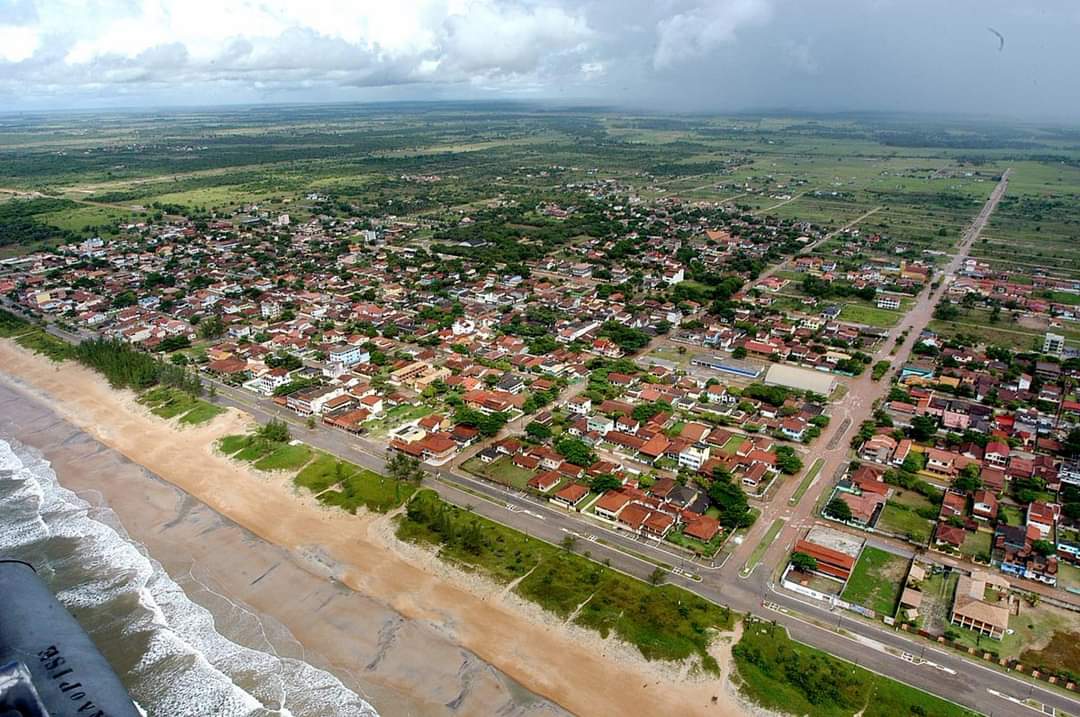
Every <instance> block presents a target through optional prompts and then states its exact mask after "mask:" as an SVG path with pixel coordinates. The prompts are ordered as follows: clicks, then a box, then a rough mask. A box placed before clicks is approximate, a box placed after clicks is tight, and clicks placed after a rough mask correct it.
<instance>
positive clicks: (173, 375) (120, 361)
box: [74, 339, 202, 396]
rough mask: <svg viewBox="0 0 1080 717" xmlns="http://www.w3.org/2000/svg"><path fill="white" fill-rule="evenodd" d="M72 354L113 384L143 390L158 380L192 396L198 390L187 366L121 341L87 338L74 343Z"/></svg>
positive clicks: (199, 385)
mask: <svg viewBox="0 0 1080 717" xmlns="http://www.w3.org/2000/svg"><path fill="white" fill-rule="evenodd" d="M74 358H75V359H76V360H77V361H79V363H82V364H85V365H86V366H89V367H90V368H92V369H94V370H95V371H97V372H98V373H100V374H102V375H103V376H105V378H106V379H108V381H109V384H110V385H112V386H114V387H116V388H133V389H135V390H143V389H147V388H150V387H151V386H156V385H158V384H161V385H164V386H172V387H174V388H178V389H180V390H181V391H184V392H186V393H189V394H191V395H193V396H198V395H199V394H201V393H202V382H201V381H200V380H199V377H198V376H197V375H195V374H194V373H192V372H191V371H189V370H188V369H186V368H184V367H183V366H177V365H175V364H172V363H166V362H165V361H161V360H159V359H157V358H155V357H154V356H152V355H150V354H148V353H146V352H144V351H140V350H139V349H137V348H135V347H134V346H132V345H131V344H128V343H124V342H123V341H118V340H114V339H88V340H86V341H83V342H82V343H80V344H79V345H77V346H75V350H74Z"/></svg>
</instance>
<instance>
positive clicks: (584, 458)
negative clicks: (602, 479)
mask: <svg viewBox="0 0 1080 717" xmlns="http://www.w3.org/2000/svg"><path fill="white" fill-rule="evenodd" d="M555 450H557V451H558V452H559V455H561V456H562V457H563V458H565V459H566V460H567V461H569V462H570V463H573V464H574V465H576V466H582V467H588V466H591V465H592V464H593V463H595V462H596V454H595V453H593V452H592V449H591V448H589V446H588V444H586V443H585V441H583V440H581V439H580V438H573V437H566V438H563V439H561V440H560V441H559V442H558V443H556V444H555Z"/></svg>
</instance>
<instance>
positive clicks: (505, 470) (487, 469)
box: [461, 456, 533, 490]
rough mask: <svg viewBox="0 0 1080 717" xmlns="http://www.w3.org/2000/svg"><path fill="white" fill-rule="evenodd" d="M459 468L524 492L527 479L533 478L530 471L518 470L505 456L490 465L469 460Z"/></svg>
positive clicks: (475, 459)
mask: <svg viewBox="0 0 1080 717" xmlns="http://www.w3.org/2000/svg"><path fill="white" fill-rule="evenodd" d="M461 467H462V468H464V469H465V470H467V471H469V472H470V473H472V474H474V475H478V476H481V477H483V478H487V479H488V480H490V481H495V482H496V483H501V484H503V485H508V486H513V487H514V488H517V489H518V490H524V489H525V486H526V484H527V483H528V482H529V479H530V478H532V477H533V472H532V471H530V470H526V469H524V468H518V467H517V466H515V465H514V463H513V461H511V460H510V459H509V458H508V457H506V456H501V457H499V458H497V459H495V460H494V461H492V462H491V463H484V462H483V461H481V460H480V459H478V458H470V459H469V460H467V461H465V463H463V464H462V466H461Z"/></svg>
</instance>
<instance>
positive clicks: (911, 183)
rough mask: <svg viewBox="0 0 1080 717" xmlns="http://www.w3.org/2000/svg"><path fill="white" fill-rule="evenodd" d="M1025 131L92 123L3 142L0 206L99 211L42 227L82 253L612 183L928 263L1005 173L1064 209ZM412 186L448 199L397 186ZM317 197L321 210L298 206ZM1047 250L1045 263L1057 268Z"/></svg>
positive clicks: (1058, 168) (643, 121)
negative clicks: (118, 236) (141, 217)
mask: <svg viewBox="0 0 1080 717" xmlns="http://www.w3.org/2000/svg"><path fill="white" fill-rule="evenodd" d="M1026 131H1027V132H1028V134H1027V135H1026V137H1027V139H1026V140H1025V142H1027V143H1028V145H1030V146H1029V147H1026V150H1027V151H1029V152H1030V154H1031V156H1032V157H1033V158H1032V159H1025V157H1024V154H1023V151H1019V150H1018V149H1017V147H1016V145H1015V133H1013V132H1010V131H1008V130H1006V129H1004V128H1002V127H999V126H995V125H989V124H985V125H983V124H979V123H974V124H973V125H972V126H970V127H963V128H959V127H957V126H955V125H954V124H951V123H946V122H941V123H935V122H933V121H929V120H920V121H919V123H918V124H913V123H910V122H907V123H906V122H905V120H903V119H899V118H878V119H874V118H868V117H858V118H845V119H807V118H801V117H787V118H781V117H770V118H767V119H765V118H747V117H735V118H732V117H706V116H699V117H693V118H689V117H687V118H672V117H656V116H625V115H620V116H612V115H607V114H603V113H598V112H557V111H550V110H545V111H540V110H538V108H536V107H533V106H531V105H527V104H521V105H507V106H499V107H498V108H497V109H496V108H494V107H491V106H487V105H484V104H475V105H472V106H448V105H439V104H430V105H429V104H423V103H421V104H418V105H416V106H409V107H395V108H392V109H391V108H387V107H380V106H362V105H351V106H346V105H331V106H323V107H317V108H316V107H311V108H302V107H292V108H261V109H260V110H259V111H257V112H251V111H241V110H238V109H237V110H233V109H218V110H214V111H213V112H212V113H211V112H202V111H190V112H177V113H173V114H170V115H169V116H168V118H166V119H164V120H163V118H162V117H161V116H160V115H157V114H152V113H146V114H140V113H126V114H110V113H102V114H101V115H100V116H98V117H96V119H95V121H94V122H86V121H84V120H80V121H79V122H78V123H77V124H71V123H69V122H68V121H67V120H64V119H62V118H61V119H50V120H49V121H47V122H45V121H43V120H42V119H40V118H27V119H26V120H21V119H14V120H12V121H10V122H8V123H6V124H5V127H4V128H3V130H2V131H0V186H4V187H12V188H17V189H21V190H29V191H40V192H44V193H46V194H49V195H50V196H53V197H67V198H68V199H71V200H78V201H86V200H89V201H93V202H99V203H103V204H104V205H105V206H101V205H95V206H91V205H89V204H73V206H68V207H64V208H63V209H62V210H53V211H49V212H45V213H43V214H42V215H41V216H40V217H39V218H38V220H40V221H43V222H44V223H45V224H47V225H50V226H55V227H56V228H57V230H58V231H70V232H73V233H74V234H76V235H78V234H80V233H82V232H86V231H90V230H93V229H95V228H98V227H105V226H108V225H111V224H114V223H115V222H116V221H121V220H124V219H125V218H128V217H130V216H131V208H132V207H144V208H145V209H146V211H147V212H157V211H166V212H172V211H178V210H180V211H186V212H194V213H195V214H200V215H203V216H205V215H207V214H208V213H209V212H211V211H215V212H217V213H219V214H220V213H223V212H224V213H228V212H229V211H232V210H235V209H237V208H238V207H241V206H243V205H246V204H249V203H258V204H259V206H260V209H262V210H265V211H271V212H274V211H288V212H289V213H290V214H291V215H295V216H297V217H299V218H304V217H308V216H312V215H314V214H317V213H318V214H329V215H331V216H333V215H338V216H341V215H344V214H349V213H355V212H360V213H366V212H370V211H375V210H378V211H386V207H387V206H390V207H392V208H393V213H394V214H396V215H398V216H403V217H420V216H424V217H426V218H428V219H436V220H439V221H441V220H446V219H450V220H452V219H453V216H452V215H451V214H448V213H447V209H448V208H450V207H472V208H476V207H480V206H483V203H484V202H485V201H487V200H490V199H495V198H499V199H501V200H509V201H514V200H526V201H527V202H529V203H530V205H533V204H535V202H536V201H538V200H555V199H560V198H561V199H564V200H570V201H573V200H574V199H575V196H576V197H578V198H579V197H580V195H574V194H573V193H572V192H568V191H567V190H566V189H565V184H566V183H569V182H575V181H592V180H594V179H618V180H623V181H628V182H632V183H633V184H634V185H635V186H636V187H637V188H638V189H639V190H640V191H641V192H642V193H643V195H644V196H652V197H661V196H665V197H670V196H679V197H683V198H687V199H691V200H699V199H700V200H707V201H723V200H726V199H730V198H734V199H733V201H734V202H735V204H736V205H737V206H739V207H741V208H744V209H745V210H746V211H751V212H764V213H768V214H773V215H775V216H778V217H785V218H793V219H798V220H804V221H809V222H811V223H813V224H816V225H818V226H820V227H827V228H837V227H839V226H841V225H843V224H846V223H848V222H849V221H851V220H853V219H855V218H856V217H858V216H860V215H861V214H863V213H865V212H867V211H869V210H871V209H876V210H877V211H876V213H874V214H873V215H872V216H870V217H867V218H866V219H864V220H863V222H862V224H861V225H860V228H861V229H863V230H864V232H882V233H885V234H887V235H888V237H889V242H892V243H896V242H901V243H904V244H907V245H910V246H912V247H914V248H915V249H916V250H921V249H926V248H930V249H942V248H948V247H949V246H951V245H952V244H953V243H955V241H956V239H957V238H958V237H959V235H960V230H961V228H962V227H963V225H964V224H966V223H967V222H968V221H970V218H971V216H972V215H973V214H974V212H975V211H976V210H977V208H978V205H979V204H980V203H981V202H982V201H984V200H985V198H986V196H987V195H988V194H989V191H990V190H991V188H992V187H993V185H994V178H995V176H996V175H997V174H998V173H1000V171H1001V170H1002V169H1003V167H1004V166H1006V164H1008V165H1011V166H1014V167H1015V168H1016V179H1015V180H1014V181H1015V182H1016V186H1017V187H1018V191H1021V192H1026V193H1031V194H1033V195H1034V194H1046V193H1048V192H1057V193H1059V194H1062V196H1066V195H1067V193H1068V192H1070V191H1072V189H1071V188H1072V187H1075V186H1077V185H1078V184H1080V180H1077V178H1076V176H1075V175H1076V174H1078V172H1077V170H1076V169H1075V168H1074V167H1072V166H1071V165H1068V164H1062V163H1054V162H1051V161H1049V160H1045V161H1044V160H1043V159H1041V157H1048V156H1050V155H1052V154H1055V153H1057V154H1056V155H1055V156H1069V153H1070V152H1073V149H1072V148H1070V146H1069V145H1068V143H1067V142H1066V141H1065V140H1064V139H1063V138H1062V136H1061V135H1060V134H1058V133H1056V132H1055V131H1053V130H1052V129H1048V128H1038V129H1036V128H1030V129H1029V130H1026ZM1034 157H1039V159H1036V158H1034ZM414 174H424V175H435V176H438V177H440V178H447V179H448V178H452V180H453V181H434V182H416V181H410V180H409V179H408V177H409V176H410V175H414ZM312 192H315V193H319V194H324V195H327V196H328V197H329V199H328V200H327V201H326V202H321V200H320V202H317V203H316V204H317V205H316V204H313V202H312V201H310V200H308V199H307V198H306V197H307V195H308V194H309V193H312ZM783 196H792V197H794V199H793V200H792V201H790V202H788V201H786V200H784V199H782V198H779V197H783ZM1055 211H1056V210H1055ZM1021 215H1022V212H1020V213H1018V216H1021ZM1003 217H1004V215H1003ZM1001 221H1002V222H1003V223H1005V224H1003V226H1007V221H1008V219H1007V217H1005V218H1003V219H1002V220H1001ZM1070 221H1071V219H1070V218H1069V217H1068V216H1065V215H1062V218H1060V219H1055V220H1049V219H1048V220H1045V221H1043V228H1042V230H1041V234H1042V238H1043V239H1048V238H1051V237H1062V238H1067V234H1066V233H1063V232H1062V231H1061V230H1062V228H1063V227H1066V226H1068V224H1069V222H1070ZM1025 231H1027V230H1025ZM1057 244H1058V248H1057V249H1054V251H1061V252H1066V251H1067V248H1066V242H1064V241H1063V240H1060V241H1057ZM825 248H828V247H825ZM1048 250H1049V249H1048Z"/></svg>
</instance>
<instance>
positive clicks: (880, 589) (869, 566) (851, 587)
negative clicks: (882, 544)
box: [841, 546, 911, 617]
mask: <svg viewBox="0 0 1080 717" xmlns="http://www.w3.org/2000/svg"><path fill="white" fill-rule="evenodd" d="M910 562H911V560H910V559H908V558H902V557H900V556H898V555H894V554H893V553H889V552H886V551H884V550H881V549H879V548H874V547H871V546H867V547H865V548H863V551H862V554H861V555H859V561H858V562H857V563H855V569H854V570H852V572H851V577H850V578H848V581H847V585H845V586H844V592H843V593H842V594H841V597H842V598H844V600H847V601H848V602H851V603H855V604H857V605H862V606H863V607H868V608H870V609H871V610H873V611H874V612H876V613H878V614H879V615H888V616H890V617H891V616H892V615H893V613H895V612H896V603H897V601H898V600H899V599H900V590H901V588H902V587H903V584H904V576H906V575H907V570H908V564H909V563H910Z"/></svg>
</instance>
